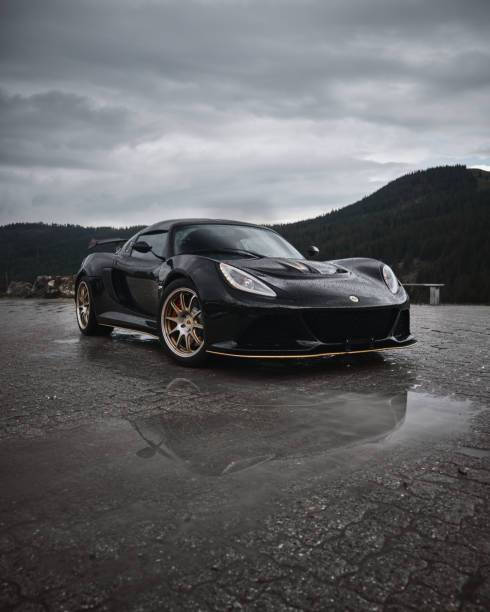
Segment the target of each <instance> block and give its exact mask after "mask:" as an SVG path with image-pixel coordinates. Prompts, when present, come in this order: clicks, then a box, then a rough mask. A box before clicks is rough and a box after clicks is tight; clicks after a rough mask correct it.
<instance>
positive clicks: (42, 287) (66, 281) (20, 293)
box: [7, 275, 75, 298]
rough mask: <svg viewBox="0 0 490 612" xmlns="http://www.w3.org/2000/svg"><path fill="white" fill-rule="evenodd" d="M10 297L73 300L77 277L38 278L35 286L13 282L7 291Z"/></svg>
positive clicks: (45, 276) (22, 282)
mask: <svg viewBox="0 0 490 612" xmlns="http://www.w3.org/2000/svg"><path fill="white" fill-rule="evenodd" d="M7 295H8V296H9V297H44V298H57V297H66V298H72V297H74V296H75V276H74V275H70V276H47V275H43V276H38V277H37V278H36V280H35V281H34V284H32V285H31V283H26V282H24V281H13V282H11V283H10V285H9V286H8V289H7Z"/></svg>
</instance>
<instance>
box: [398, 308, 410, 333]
mask: <svg viewBox="0 0 490 612" xmlns="http://www.w3.org/2000/svg"><path fill="white" fill-rule="evenodd" d="M394 336H395V338H396V339H397V340H403V339H405V338H407V337H408V336H410V313H409V311H408V310H402V311H401V313H400V317H399V319H398V323H397V324H396V327H395V333H394Z"/></svg>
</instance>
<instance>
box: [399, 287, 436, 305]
mask: <svg viewBox="0 0 490 612" xmlns="http://www.w3.org/2000/svg"><path fill="white" fill-rule="evenodd" d="M402 284H403V286H404V287H429V304H432V305H433V306H437V305H438V304H440V303H441V295H440V294H441V287H444V283H402Z"/></svg>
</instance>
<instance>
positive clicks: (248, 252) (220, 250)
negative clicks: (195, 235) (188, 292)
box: [182, 248, 265, 259]
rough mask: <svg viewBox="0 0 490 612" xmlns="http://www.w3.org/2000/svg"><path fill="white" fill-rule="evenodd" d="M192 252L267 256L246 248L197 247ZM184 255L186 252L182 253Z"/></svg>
mask: <svg viewBox="0 0 490 612" xmlns="http://www.w3.org/2000/svg"><path fill="white" fill-rule="evenodd" d="M189 253H190V254H193V253H238V254H239V255H241V254H243V255H248V256H249V257H256V258H257V259H261V258H262V257H265V255H261V254H260V253H254V251H245V250H244V249H212V248H209V249H196V250H195V251H189ZM182 255H184V253H182Z"/></svg>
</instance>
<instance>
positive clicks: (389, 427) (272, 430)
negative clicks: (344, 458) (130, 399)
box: [129, 379, 407, 476]
mask: <svg viewBox="0 0 490 612" xmlns="http://www.w3.org/2000/svg"><path fill="white" fill-rule="evenodd" d="M182 387H183V388H184V389H188V390H195V385H194V384H193V383H191V382H190V381H187V380H185V379H181V380H176V381H173V383H172V384H171V388H173V389H174V391H175V390H176V389H177V388H182ZM406 407H407V393H406V392H405V393H399V394H397V395H394V396H390V395H386V396H383V395H379V394H371V395H365V394H357V393H328V394H323V395H322V396H320V397H317V398H315V397H307V398H305V397H304V396H302V397H299V398H294V394H293V397H291V396H289V397H287V398H276V401H275V402H271V403H270V404H269V405H268V406H264V405H260V404H259V405H257V404H255V403H253V402H251V403H250V404H248V405H247V406H246V407H245V406H244V407H243V408H242V410H240V411H239V412H236V411H234V412H233V414H228V413H227V412H226V407H224V410H223V412H222V413H221V414H220V415H212V416H210V415H207V416H205V417H204V418H200V417H199V416H196V417H195V418H193V419H192V421H191V422H189V421H188V420H187V419H185V420H184V419H181V418H179V417H178V415H172V416H169V415H168V414H165V415H161V414H160V415H155V416H152V417H150V418H145V419H134V420H130V421H129V422H130V423H131V425H132V427H133V428H134V430H135V431H136V432H137V433H138V435H139V436H140V437H141V438H142V440H143V441H144V442H145V444H146V446H143V447H142V448H140V449H139V450H138V451H136V455H137V456H138V457H140V458H142V459H151V458H153V457H158V456H159V457H164V458H165V459H170V460H172V461H174V462H175V463H177V464H178V465H180V466H181V467H185V469H187V470H190V471H192V472H196V473H199V474H206V475H213V476H219V475H223V474H227V473H231V472H239V471H242V470H244V469H250V468H251V467H252V466H254V465H258V464H261V463H263V462H265V461H271V460H274V459H280V458H285V457H303V458H304V457H308V456H310V455H313V454H319V453H324V452H329V451H332V450H334V449H337V448H343V447H347V446H353V445H356V444H361V443H363V442H368V441H370V442H373V441H376V440H379V439H380V438H382V437H384V436H386V435H388V434H389V433H390V432H392V431H393V430H395V429H397V428H398V427H400V425H401V424H402V423H403V421H404V419H405V413H406Z"/></svg>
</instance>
